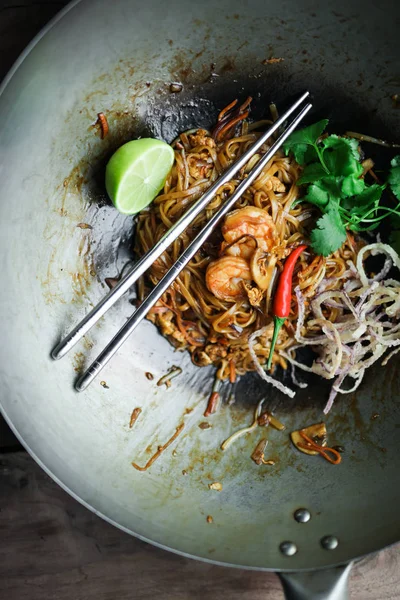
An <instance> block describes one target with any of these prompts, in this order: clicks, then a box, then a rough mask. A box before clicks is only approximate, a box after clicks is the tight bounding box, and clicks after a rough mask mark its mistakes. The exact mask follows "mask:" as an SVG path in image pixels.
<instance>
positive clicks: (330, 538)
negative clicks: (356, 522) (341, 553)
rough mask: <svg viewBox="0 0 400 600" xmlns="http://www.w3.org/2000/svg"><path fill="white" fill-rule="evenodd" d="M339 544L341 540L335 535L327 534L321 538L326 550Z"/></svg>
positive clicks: (333, 548)
mask: <svg viewBox="0 0 400 600" xmlns="http://www.w3.org/2000/svg"><path fill="white" fill-rule="evenodd" d="M338 545H339V540H338V539H337V537H335V536H334V535H325V536H324V537H323V538H322V539H321V546H322V547H323V548H324V549H325V550H335V548H337V547H338Z"/></svg>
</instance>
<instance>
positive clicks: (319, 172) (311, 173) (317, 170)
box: [297, 162, 326, 185]
mask: <svg viewBox="0 0 400 600" xmlns="http://www.w3.org/2000/svg"><path fill="white" fill-rule="evenodd" d="M325 175H326V171H325V169H324V168H323V166H322V165H321V163H319V162H318V163H316V162H315V163H311V164H310V165H307V166H306V167H305V169H304V171H303V173H302V175H301V177H300V178H299V179H298V181H297V185H304V184H305V183H315V182H316V181H319V180H320V179H322V178H323V177H325Z"/></svg>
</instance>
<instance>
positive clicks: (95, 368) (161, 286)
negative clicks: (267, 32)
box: [75, 104, 312, 392]
mask: <svg viewBox="0 0 400 600" xmlns="http://www.w3.org/2000/svg"><path fill="white" fill-rule="evenodd" d="M311 107H312V105H311V104H307V105H306V106H305V107H304V108H303V109H302V111H301V112H300V113H299V115H298V116H297V117H296V118H295V119H294V120H293V121H292V123H291V124H290V125H289V126H288V128H287V129H286V130H285V131H284V133H282V135H280V137H279V138H278V139H277V140H276V142H274V144H273V145H272V146H271V148H270V149H269V150H267V152H266V153H265V154H264V156H263V157H262V158H261V159H260V161H259V162H258V163H257V164H256V166H255V167H254V168H253V169H252V170H251V171H250V173H249V174H248V176H247V177H246V179H244V180H243V181H242V182H241V183H240V184H239V185H238V187H237V188H236V190H235V192H234V193H233V194H232V196H231V197H230V198H229V199H228V200H227V201H226V202H225V203H224V204H223V205H222V206H221V208H220V209H219V210H218V211H217V212H216V213H215V214H214V215H213V217H211V219H210V220H209V221H208V222H207V224H206V225H205V226H204V228H203V229H202V230H201V231H200V233H198V235H197V236H196V237H195V238H194V240H193V241H192V242H191V243H190V244H189V246H188V247H187V248H186V250H185V251H184V252H183V253H182V255H181V256H180V257H179V258H178V260H177V261H176V262H175V263H174V264H173V266H172V267H171V268H170V269H169V271H167V273H166V274H165V275H164V277H163V278H162V279H161V280H160V281H159V282H158V284H157V285H156V286H155V287H154V288H153V290H152V291H151V292H150V294H149V295H148V296H147V298H146V299H145V300H144V301H143V302H142V304H141V305H140V306H139V307H138V308H137V310H136V311H135V312H134V314H133V315H132V316H131V317H130V319H129V320H128V321H127V322H126V323H125V325H124V326H123V327H122V328H121V329H120V330H119V332H118V333H117V334H116V335H115V336H114V338H113V339H112V340H111V342H110V343H109V344H108V345H107V346H106V347H105V348H104V350H103V351H102V352H101V353H100V354H99V356H98V357H97V358H96V360H95V361H94V362H93V363H92V364H91V365H90V367H89V368H88V369H87V371H86V372H85V373H84V374H83V375H82V376H81V377H80V378H79V379H78V381H77V382H76V384H75V389H76V390H77V391H78V392H81V391H83V390H84V389H86V388H87V387H88V385H90V383H91V382H92V381H93V379H94V378H95V377H96V375H98V374H99V373H100V371H101V370H102V369H103V367H104V366H105V365H106V364H107V363H108V361H109V360H110V359H111V358H112V356H114V354H115V353H116V352H117V351H118V350H119V348H120V347H121V346H122V344H123V343H124V342H125V341H126V340H127V339H128V337H129V336H130V335H131V333H132V332H133V331H134V329H135V328H136V327H137V326H138V324H139V323H140V322H141V321H142V319H144V317H145V316H146V314H147V313H148V311H149V310H150V308H152V306H154V304H155V303H156V302H157V300H159V299H160V298H161V296H162V295H163V294H164V293H165V292H166V291H167V289H168V288H169V287H170V285H171V284H172V282H173V281H174V280H175V279H176V277H177V276H178V275H179V273H180V272H181V271H182V270H183V269H184V268H185V266H186V265H187V264H188V262H189V261H190V260H191V259H192V258H193V256H194V255H195V254H196V252H197V251H198V250H199V249H200V247H201V246H202V244H203V243H204V241H205V240H206V239H207V237H208V236H209V235H210V233H211V231H212V230H213V229H214V228H215V226H216V225H217V224H218V222H219V221H220V220H221V217H223V216H224V215H225V214H226V213H227V212H228V211H229V210H230V209H231V208H232V206H233V205H234V204H235V202H237V200H238V199H239V198H240V196H241V195H242V194H243V192H244V191H245V190H246V189H247V188H248V187H249V186H250V185H251V184H252V182H253V181H254V180H255V179H256V178H257V177H258V175H259V174H260V173H261V171H262V170H263V169H264V167H265V166H266V164H267V163H268V161H269V160H271V158H272V157H273V155H274V154H275V153H276V152H277V150H278V149H279V148H280V147H281V146H282V144H283V142H284V141H285V140H286V138H287V137H288V136H289V135H290V134H291V133H292V131H293V130H294V129H295V128H296V127H297V125H298V124H299V123H300V121H302V119H303V118H304V117H305V115H306V114H307V113H308V111H309V110H310V109H311Z"/></svg>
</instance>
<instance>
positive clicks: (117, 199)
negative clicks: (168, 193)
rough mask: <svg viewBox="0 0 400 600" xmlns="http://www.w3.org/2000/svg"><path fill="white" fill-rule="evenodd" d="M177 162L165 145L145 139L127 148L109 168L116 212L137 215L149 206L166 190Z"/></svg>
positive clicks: (110, 192)
mask: <svg viewBox="0 0 400 600" xmlns="http://www.w3.org/2000/svg"><path fill="white" fill-rule="evenodd" d="M173 162H174V151H173V149H172V148H171V146H169V145H168V144H166V143H165V142H162V141H160V140H153V139H151V138H143V139H141V140H133V141H132V142H128V143H127V144H124V145H123V146H121V147H120V148H118V150H117V151H116V152H115V153H114V154H113V155H112V157H111V158H110V160H109V161H108V164H107V167H106V189H107V193H108V195H109V196H110V198H111V200H112V202H113V204H114V206H115V208H117V209H118V210H119V211H120V212H121V213H123V214H125V215H133V214H135V213H138V212H139V211H141V210H142V209H143V208H145V207H146V206H148V205H149V204H150V202H152V201H153V200H154V198H155V197H156V196H157V194H158V192H159V191H160V190H161V188H162V187H163V185H164V183H165V180H166V178H167V175H168V173H169V172H170V170H171V167H172V164H173Z"/></svg>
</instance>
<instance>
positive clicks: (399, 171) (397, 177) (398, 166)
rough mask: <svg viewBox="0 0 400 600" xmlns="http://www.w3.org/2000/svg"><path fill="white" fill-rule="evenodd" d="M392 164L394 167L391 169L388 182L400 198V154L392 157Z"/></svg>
mask: <svg viewBox="0 0 400 600" xmlns="http://www.w3.org/2000/svg"><path fill="white" fill-rule="evenodd" d="M390 164H391V166H392V168H391V169H390V173H389V177H388V182H389V183H390V187H391V188H392V192H393V194H394V195H395V196H396V198H397V199H398V200H400V154H399V155H398V156H395V157H394V158H392V160H391V161H390Z"/></svg>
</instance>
